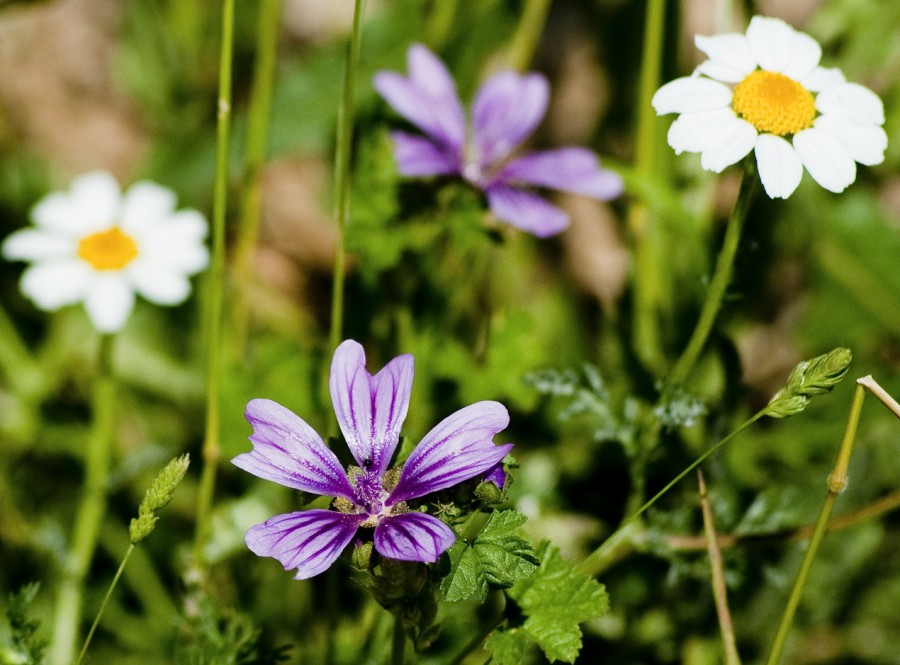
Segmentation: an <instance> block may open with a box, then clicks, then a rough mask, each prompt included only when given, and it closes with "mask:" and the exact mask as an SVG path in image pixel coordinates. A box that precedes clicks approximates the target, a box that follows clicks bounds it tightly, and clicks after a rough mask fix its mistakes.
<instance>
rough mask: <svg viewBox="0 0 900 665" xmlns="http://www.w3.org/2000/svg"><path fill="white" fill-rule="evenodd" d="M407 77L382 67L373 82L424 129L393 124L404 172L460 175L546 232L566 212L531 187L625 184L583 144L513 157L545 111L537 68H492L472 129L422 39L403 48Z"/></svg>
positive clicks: (596, 193) (594, 188)
mask: <svg viewBox="0 0 900 665" xmlns="http://www.w3.org/2000/svg"><path fill="white" fill-rule="evenodd" d="M408 67H409V78H405V77H403V76H401V75H400V74H397V73H396V72H379V73H378V74H376V75H375V80H374V85H375V89H376V90H377V91H378V93H379V94H380V95H381V96H382V97H384V99H385V100H386V101H387V103H388V104H390V105H391V106H392V107H393V108H394V110H395V111H397V113H399V114H400V115H402V116H403V117H404V118H406V119H407V120H408V121H409V122H411V123H412V124H413V125H415V126H416V127H418V128H419V129H421V130H422V131H423V132H425V134H426V136H424V137H423V136H417V135H413V134H409V133H407V132H393V134H392V136H393V138H394V152H395V157H396V160H397V166H398V168H399V170H400V173H402V174H403V175H408V176H432V175H457V176H461V177H463V178H464V179H465V180H467V181H468V182H470V183H471V184H472V185H474V186H475V187H478V188H479V189H480V190H482V191H483V192H484V193H485V195H486V196H487V200H488V205H489V206H490V208H491V210H492V211H493V212H494V214H495V215H497V217H499V218H500V219H502V220H504V221H506V222H509V223H510V224H512V225H513V226H517V227H518V228H520V229H522V230H524V231H528V232H529V233H533V234H534V235H536V236H539V237H546V236H550V235H553V234H555V233H559V232H560V231H562V230H563V229H565V228H566V227H567V226H568V225H569V217H568V215H567V214H566V213H565V212H564V211H562V210H561V209H560V208H557V207H556V206H554V205H551V204H550V203H548V202H547V201H546V200H544V199H543V198H541V197H540V196H538V195H537V194H535V193H534V192H532V191H531V188H532V187H546V188H549V189H560V190H563V191H566V192H572V193H575V194H583V195H585V196H591V197H594V198H598V199H611V198H614V197H616V196H618V195H619V194H620V193H621V192H622V180H621V179H620V178H619V176H618V175H616V174H615V173H612V172H610V171H606V170H604V169H601V168H600V164H599V162H598V160H597V156H596V155H595V154H594V153H593V152H591V151H590V150H588V149H586V148H578V147H569V148H558V149H556V150H547V151H542V152H534V153H531V154H527V155H525V156H524V157H519V158H517V159H510V155H511V154H512V152H513V151H514V150H515V149H516V148H517V147H518V146H519V145H520V144H521V143H522V142H523V141H524V140H525V139H527V138H528V137H529V136H530V135H531V133H532V132H533V131H534V129H535V128H536V127H537V125H538V123H540V121H541V119H542V118H543V117H544V113H545V112H546V111H547V102H548V99H549V94H550V93H549V85H548V84H547V80H546V79H545V78H544V77H543V76H542V75H540V74H535V73H531V74H525V75H524V76H523V75H520V74H517V73H516V72H512V71H505V72H500V73H498V74H495V75H494V76H493V77H491V78H490V79H489V80H488V81H487V82H486V83H485V84H484V85H483V86H482V87H481V89H480V90H479V91H478V94H477V95H476V96H475V102H474V104H473V105H472V134H471V136H468V137H467V130H466V119H465V115H464V113H463V108H462V104H461V103H460V101H459V97H458V96H457V94H456V84H455V83H454V82H453V78H452V77H451V76H450V72H448V71H447V68H446V67H445V66H444V63H443V62H441V61H440V60H439V59H438V58H437V56H435V55H434V54H433V53H432V52H431V51H429V50H428V49H427V48H425V47H424V46H422V45H421V44H414V45H413V46H411V47H410V49H409V53H408Z"/></svg>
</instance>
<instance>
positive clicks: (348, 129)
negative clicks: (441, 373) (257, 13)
mask: <svg viewBox="0 0 900 665" xmlns="http://www.w3.org/2000/svg"><path fill="white" fill-rule="evenodd" d="M361 19H362V0H355V2H354V4H353V27H352V28H351V30H350V40H349V41H348V43H347V58H346V61H345V63H344V85H343V93H342V94H341V102H340V105H339V106H338V113H337V136H336V141H335V143H336V145H335V155H334V207H335V219H336V220H337V229H338V237H337V247H336V248H335V252H334V276H333V283H332V284H333V285H332V291H331V331H330V334H329V337H328V348H329V350H330V351H333V350H334V349H336V348H337V347H338V345H339V344H340V343H341V340H342V339H343V335H344V269H345V264H346V257H345V247H344V241H345V236H346V232H347V224H348V222H349V216H350V153H351V150H352V146H353V115H354V110H353V91H354V90H355V88H356V69H357V63H358V61H359V45H360V42H361V40H362V20H361ZM326 355H328V354H326ZM324 374H325V376H328V373H327V372H325V373H324ZM331 429H332V433H337V429H336V423H335V422H334V421H332V423H331Z"/></svg>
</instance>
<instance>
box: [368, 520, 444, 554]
mask: <svg viewBox="0 0 900 665" xmlns="http://www.w3.org/2000/svg"><path fill="white" fill-rule="evenodd" d="M455 540H456V535H455V534H454V533H453V530H452V529H451V528H450V527H449V526H447V525H446V524H444V523H443V522H441V521H440V520H439V519H438V518H436V517H432V516H431V515H426V514H425V513H401V514H400V515H392V516H390V517H386V518H384V519H383V520H381V522H380V523H379V524H378V526H376V527H375V549H376V550H378V553H379V554H381V556H383V557H387V558H388V559H399V560H400V561H421V562H423V563H434V562H435V561H437V560H438V558H439V557H440V556H441V554H442V553H443V552H444V551H446V550H447V548H448V547H450V546H451V545H452V544H453V543H454V541H455Z"/></svg>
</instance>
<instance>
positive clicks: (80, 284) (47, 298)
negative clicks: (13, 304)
mask: <svg viewBox="0 0 900 665" xmlns="http://www.w3.org/2000/svg"><path fill="white" fill-rule="evenodd" d="M90 278H91V270H90V268H88V267H87V264H85V263H84V261H81V260H79V259H69V260H64V261H51V262H49V263H38V264H37V265H33V266H31V267H30V268H28V269H27V270H25V272H23V273H22V281H21V282H20V284H19V286H20V288H21V289H22V293H24V294H25V295H26V296H28V297H29V298H30V299H31V300H32V302H34V304H35V305H36V306H37V307H38V308H39V309H44V310H49V311H53V310H55V309H59V308H60V307H62V306H63V305H71V304H72V303H75V302H78V301H79V300H81V299H82V298H83V297H84V294H85V291H86V289H87V286H88V283H89V282H90Z"/></svg>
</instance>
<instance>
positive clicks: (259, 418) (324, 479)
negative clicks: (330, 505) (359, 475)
mask: <svg viewBox="0 0 900 665" xmlns="http://www.w3.org/2000/svg"><path fill="white" fill-rule="evenodd" d="M245 417H246V418H247V420H248V422H249V423H250V424H251V425H252V426H253V433H252V434H251V435H250V441H251V442H252V443H253V450H252V451H250V452H249V453H242V454H240V455H238V456H237V457H235V458H234V459H233V460H232V461H231V462H232V464H234V465H235V466H237V467H238V468H240V469H243V470H244V471H247V472H249V473H252V474H253V475H255V476H257V477H259V478H264V479H266V480H271V481H273V482H276V483H278V484H280V485H284V486H286V487H292V488H294V489H298V490H301V491H303V492H311V493H313V494H320V495H323V496H342V497H345V498H348V499H352V497H353V488H352V487H351V486H350V483H349V482H348V480H347V476H346V474H345V473H344V470H343V468H342V467H341V464H340V462H339V461H338V459H337V457H336V456H335V454H334V453H333V452H331V450H329V449H328V448H327V447H326V446H325V443H324V442H323V441H322V439H321V437H320V436H319V435H318V434H316V432H315V431H314V430H313V429H312V428H311V427H310V426H309V425H308V424H307V423H306V422H305V421H304V420H303V419H302V418H300V417H299V416H297V415H296V414H294V413H293V412H291V411H290V410H289V409H286V408H285V407H283V406H281V405H280V404H278V403H277V402H273V401H271V400H267V399H255V400H251V401H250V402H249V403H248V404H247V410H246V413H245Z"/></svg>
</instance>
